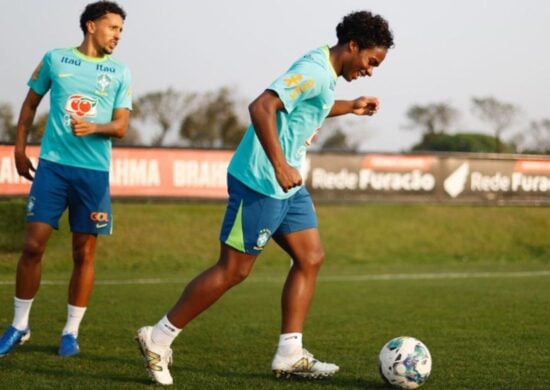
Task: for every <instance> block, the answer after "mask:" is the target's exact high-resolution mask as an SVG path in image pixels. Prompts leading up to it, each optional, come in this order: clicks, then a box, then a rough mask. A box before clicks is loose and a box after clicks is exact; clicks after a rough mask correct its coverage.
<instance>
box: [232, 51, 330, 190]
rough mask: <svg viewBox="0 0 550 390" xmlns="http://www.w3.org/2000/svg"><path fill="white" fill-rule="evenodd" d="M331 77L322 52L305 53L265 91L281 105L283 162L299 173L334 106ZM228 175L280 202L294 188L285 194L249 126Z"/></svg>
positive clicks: (328, 63)
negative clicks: (272, 92)
mask: <svg viewBox="0 0 550 390" xmlns="http://www.w3.org/2000/svg"><path fill="white" fill-rule="evenodd" d="M336 79H337V76H336V72H335V71H334V68H333V67H332V64H331V63H330V59H329V49H328V47H327V46H324V47H321V48H318V49H316V50H313V51H311V52H309V53H307V54H306V55H305V56H303V57H302V58H300V59H299V60H298V61H296V62H295V63H294V64H292V66H291V67H290V69H288V70H287V71H286V72H285V73H284V74H283V75H281V76H280V77H279V78H277V79H276V80H275V81H274V82H273V83H272V84H271V86H269V88H268V89H269V90H272V91H274V92H275V93H276V94H277V95H278V96H279V98H280V99H281V100H282V102H283V104H284V110H281V111H278V113H277V129H278V132H279V141H280V143H281V146H282V149H283V152H284V155H285V157H286V160H287V162H288V163H289V164H290V165H291V166H293V167H294V168H296V169H298V170H299V169H300V167H301V165H302V162H303V161H304V160H305V154H306V149H307V147H308V146H309V145H310V144H311V142H312V139H313V138H314V136H315V135H316V133H317V131H318V129H319V128H320V127H321V125H322V123H323V121H324V120H325V118H326V116H327V115H328V114H329V112H330V109H331V108H332V106H333V104H334V87H335V86H336ZM228 172H229V173H230V174H231V175H232V176H234V177H235V178H237V179H238V180H240V181H241V182H242V183H244V184H245V185H246V186H247V187H249V188H252V189H253V190H255V191H257V192H260V193H262V194H264V195H267V196H270V197H273V198H277V199H286V198H289V197H291V196H292V195H293V194H294V193H296V191H298V190H299V187H298V188H292V189H291V190H290V191H288V192H287V193H285V192H284V191H283V189H282V188H281V187H280V185H279V183H278V182H277V179H276V177H275V170H274V169H273V166H272V165H271V162H270V161H269V159H268V158H267V155H266V154H265V151H264V149H263V147H262V145H261V144H260V140H259V139H258V137H257V135H256V133H255V130H254V127H253V125H250V126H249V127H248V129H247V131H246V133H245V135H244V137H243V139H242V140H241V143H240V144H239V146H238V147H237V150H236V151H235V154H234V155H233V158H232V159H231V162H230V164H229V168H228Z"/></svg>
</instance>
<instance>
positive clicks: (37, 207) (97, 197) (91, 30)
mask: <svg viewBox="0 0 550 390" xmlns="http://www.w3.org/2000/svg"><path fill="white" fill-rule="evenodd" d="M125 18H126V13H125V12H124V10H123V9H122V8H121V7H120V6H119V5H118V4H116V3H113V2H109V1H98V2H95V3H91V4H88V5H87V6H86V8H85V9H84V11H83V13H82V15H81V17H80V27H81V29H82V31H83V33H84V39H83V41H82V43H81V44H80V46H78V47H74V48H68V49H54V50H51V51H49V52H47V53H46V54H45V55H44V57H43V59H42V61H41V62H40V64H39V65H38V67H37V68H36V70H35V71H34V73H33V74H32V77H31V79H30V81H29V82H28V86H29V87H30V88H29V91H28V93H27V96H26V98H25V100H24V102H23V105H22V107H21V112H20V115H19V120H18V123H17V136H16V137H17V138H16V143H15V152H14V154H15V163H16V166H17V172H18V173H19V175H21V176H23V177H25V178H27V179H29V180H33V184H32V187H31V191H30V194H29V198H28V203H27V215H26V222H27V224H26V234H25V241H24V246H23V251H22V254H21V257H20V259H19V262H18V264H17V276H16V284H15V298H14V306H15V308H14V317H13V322H12V324H11V326H9V327H8V329H7V330H6V331H5V332H4V334H3V335H2V338H1V339H0V356H5V355H6V354H8V353H9V352H10V351H11V350H12V349H13V348H14V346H16V345H17V344H22V343H24V342H26V341H27V340H29V338H30V334H31V332H30V328H29V313H30V310H31V305H32V302H33V298H34V296H35V295H36V293H37V291H38V288H39V285H40V277H41V260H42V256H43V254H44V251H45V249H46V244H47V242H48V239H49V237H50V234H51V233H52V231H53V229H58V222H59V218H60V217H61V215H62V214H63V212H64V211H65V209H66V208H68V209H69V222H70V226H71V231H72V254H73V262H74V267H73V272H72V276H71V280H70V284H69V293H68V295H69V296H68V315H67V322H66V324H65V327H64V328H63V330H62V335H61V342H60V346H59V351H58V353H59V355H61V356H73V355H76V354H78V353H79V351H80V348H79V345H78V341H77V337H78V329H79V326H80V322H81V320H82V318H83V316H84V312H85V311H86V307H87V305H88V300H89V298H90V294H91V292H92V287H93V282H94V255H95V249H96V242H97V235H98V234H111V232H112V223H113V220H112V215H111V200H110V192H109V165H110V160H111V138H112V137H115V138H122V137H123V136H124V134H125V133H126V129H127V127H128V120H129V117H130V110H131V109H132V100H131V92H130V73H129V70H128V68H127V67H126V66H125V65H123V64H121V63H120V62H117V61H115V60H114V59H113V58H111V53H112V52H113V50H114V49H115V48H116V46H117V44H118V41H119V40H120V36H121V32H122V27H123V24H124V19H125ZM48 91H50V113H49V116H48V122H47V125H46V130H45V132H44V136H43V139H42V146H41V150H40V160H39V163H38V166H37V168H36V171H35V168H34V167H33V164H32V162H31V161H30V159H29V158H28V157H27V155H26V152H25V148H26V143H27V141H26V140H27V132H28V129H29V128H30V127H31V125H32V122H33V120H34V117H35V114H36V110H37V108H38V105H39V104H40V102H41V101H42V98H43V97H44V95H45V94H46V93H47V92H48ZM31 172H35V173H34V177H33V174H32V173H31Z"/></svg>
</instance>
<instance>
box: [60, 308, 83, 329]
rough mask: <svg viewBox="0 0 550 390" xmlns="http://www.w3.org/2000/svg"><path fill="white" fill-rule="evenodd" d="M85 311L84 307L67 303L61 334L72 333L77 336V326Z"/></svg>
mask: <svg viewBox="0 0 550 390" xmlns="http://www.w3.org/2000/svg"><path fill="white" fill-rule="evenodd" d="M85 312H86V308H85V307H78V306H73V305H67V323H66V324H65V327H64V328H63V331H62V332H61V334H62V335H63V336H64V335H66V334H69V333H72V334H73V335H74V337H78V328H79V327H80V321H82V318H84V313H85Z"/></svg>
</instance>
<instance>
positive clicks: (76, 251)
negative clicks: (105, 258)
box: [73, 245, 94, 265]
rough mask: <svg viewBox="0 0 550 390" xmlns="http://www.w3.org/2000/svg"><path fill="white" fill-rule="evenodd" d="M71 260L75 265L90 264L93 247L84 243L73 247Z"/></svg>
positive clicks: (92, 257)
mask: <svg viewBox="0 0 550 390" xmlns="http://www.w3.org/2000/svg"><path fill="white" fill-rule="evenodd" d="M73 261H74V263H75V264H76V265H91V264H93V262H94V249H93V248H90V247H89V246H86V245H81V246H78V247H75V248H73Z"/></svg>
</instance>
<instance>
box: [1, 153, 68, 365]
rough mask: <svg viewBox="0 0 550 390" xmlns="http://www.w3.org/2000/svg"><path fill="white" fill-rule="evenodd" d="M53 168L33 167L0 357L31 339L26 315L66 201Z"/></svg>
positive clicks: (45, 163) (43, 164) (48, 165)
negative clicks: (10, 315) (11, 306)
mask: <svg viewBox="0 0 550 390" xmlns="http://www.w3.org/2000/svg"><path fill="white" fill-rule="evenodd" d="M56 168H57V167H56V164H51V163H49V162H48V161H44V160H40V162H39V164H38V167H37V170H36V175H35V178H34V181H33V184H32V187H31V191H30V194H29V197H28V201H27V215H26V222H27V225H26V231H25V239H24V244H23V250H22V253H21V257H20V258H19V262H18V263H17V273H16V281H15V297H14V317H13V322H12V325H11V326H10V327H8V329H7V330H6V331H5V333H4V334H3V336H2V337H1V338H0V357H1V356H5V355H7V354H8V353H9V352H10V351H11V350H12V349H13V347H14V346H16V345H18V344H22V343H24V342H25V341H27V340H28V339H29V338H30V327H29V315H30V310H31V306H32V302H33V299H34V296H35V295H36V293H37V292H38V289H39V287H40V278H41V272H42V271H41V270H42V268H41V264H42V256H43V255H44V252H45V250H46V245H47V242H48V239H49V237H50V235H51V233H52V230H53V229H54V228H55V229H57V228H58V221H59V218H60V216H61V215H62V213H63V211H64V210H65V207H66V204H67V201H66V188H67V186H66V183H65V181H64V179H63V177H62V176H60V175H59V174H58V172H57V171H56Z"/></svg>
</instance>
